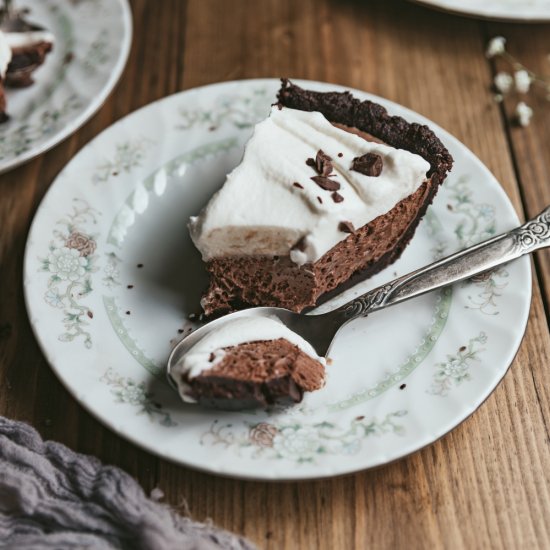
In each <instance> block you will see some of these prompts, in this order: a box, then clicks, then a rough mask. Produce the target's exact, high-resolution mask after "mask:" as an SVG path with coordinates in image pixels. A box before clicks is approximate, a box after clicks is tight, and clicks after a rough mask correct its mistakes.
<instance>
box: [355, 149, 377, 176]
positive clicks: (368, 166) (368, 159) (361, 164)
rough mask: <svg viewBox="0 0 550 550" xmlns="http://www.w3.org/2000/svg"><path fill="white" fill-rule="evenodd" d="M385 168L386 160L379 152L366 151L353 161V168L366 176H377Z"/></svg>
mask: <svg viewBox="0 0 550 550" xmlns="http://www.w3.org/2000/svg"><path fill="white" fill-rule="evenodd" d="M383 168H384V161H383V160H382V157H381V156H380V155H379V154H378V153H366V154H364V155H361V156H360V157H355V158H354V159H353V161H352V163H351V169H352V170H354V171H355V172H359V173H360V174H364V175H365V176H371V177H373V178H377V177H378V176H379V175H380V174H381V173H382V169H383Z"/></svg>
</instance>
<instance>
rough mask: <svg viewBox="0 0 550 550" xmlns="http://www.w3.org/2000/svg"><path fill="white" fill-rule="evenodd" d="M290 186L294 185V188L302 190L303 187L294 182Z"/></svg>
mask: <svg viewBox="0 0 550 550" xmlns="http://www.w3.org/2000/svg"><path fill="white" fill-rule="evenodd" d="M292 185H294V187H297V188H298V189H303V188H304V186H303V185H302V184H300V183H298V182H297V181H295V182H294V183H293V184H292Z"/></svg>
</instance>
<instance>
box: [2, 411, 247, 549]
mask: <svg viewBox="0 0 550 550" xmlns="http://www.w3.org/2000/svg"><path fill="white" fill-rule="evenodd" d="M0 547H1V548H13V549H16V548H17V549H18V550H23V549H27V548H29V549H30V548H32V549H42V548H44V549H47V548H55V549H56V550H57V549H66V548H69V549H70V548H78V549H83V548H90V549H94V550H103V549H109V550H110V549H114V548H116V549H126V548H127V549H132V550H134V549H143V550H149V549H151V550H153V549H154V550H164V549H169V550H174V549H178V550H219V549H220V548H228V549H230V550H253V549H254V546H253V545H252V544H250V543H249V542H248V541H246V540H244V539H243V538H240V537H237V536H235V535H232V534H231V533H228V532H227V531H223V530H220V529H217V528H215V527H213V526H211V525H206V524H202V523H196V522H194V521H192V520H191V519H188V518H184V517H182V516H180V515H178V514H176V513H175V512H174V511H173V510H171V509H170V508H168V507H167V506H165V505H163V504H160V503H158V502H154V501H153V500H151V499H149V498H147V497H146V496H145V494H144V492H143V490H142V489H141V487H140V486H139V485H138V484H137V483H136V481H135V480H134V479H132V478H131V477H130V476H129V475H128V474H126V473H125V472H123V471H122V470H120V469H118V468H115V467H114V466H104V465H103V464H101V462H100V461H99V460H98V459H96V458H94V457H91V456H85V455H81V454H77V453H74V452H73V451H71V450H70V449H68V448H67V447H65V446H64V445H61V444H60V443H56V442H54V441H43V440H42V438H41V437H40V435H39V434H38V433H37V432H36V430H34V429H33V428H31V427H30V426H29V425H28V424H25V423H23V422H15V421H12V420H8V419H7V418H3V417H0Z"/></svg>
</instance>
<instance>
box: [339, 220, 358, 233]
mask: <svg viewBox="0 0 550 550" xmlns="http://www.w3.org/2000/svg"><path fill="white" fill-rule="evenodd" d="M338 229H339V230H340V231H342V232H344V233H355V227H353V224H352V223H351V222H347V221H344V222H340V223H339V224H338Z"/></svg>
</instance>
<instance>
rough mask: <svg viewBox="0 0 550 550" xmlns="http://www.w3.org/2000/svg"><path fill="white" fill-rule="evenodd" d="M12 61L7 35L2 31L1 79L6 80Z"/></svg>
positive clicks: (0, 47) (0, 52)
mask: <svg viewBox="0 0 550 550" xmlns="http://www.w3.org/2000/svg"><path fill="white" fill-rule="evenodd" d="M10 61H11V48H10V45H9V44H8V40H7V38H6V34H5V33H3V32H2V31H0V79H4V77H5V76H6V71H7V70H8V65H9V64H10Z"/></svg>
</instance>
